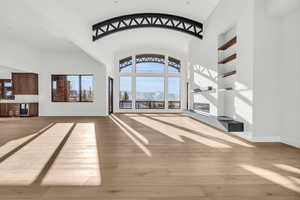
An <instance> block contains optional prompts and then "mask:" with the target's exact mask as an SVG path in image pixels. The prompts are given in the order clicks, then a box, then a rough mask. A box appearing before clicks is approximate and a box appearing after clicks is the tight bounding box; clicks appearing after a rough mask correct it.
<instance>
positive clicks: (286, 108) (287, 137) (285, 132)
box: [278, 8, 300, 148]
mask: <svg viewBox="0 0 300 200" xmlns="http://www.w3.org/2000/svg"><path fill="white" fill-rule="evenodd" d="M299 19H300V8H298V9H297V10H296V11H294V12H293V13H290V14H289V15H287V16H285V17H283V19H282V20H283V21H282V26H281V28H282V33H283V34H282V39H283V42H282V54H281V56H280V57H281V58H282V62H281V63H280V64H281V65H280V68H279V69H280V73H279V74H280V77H279V82H280V90H279V95H278V97H280V100H281V108H282V111H281V113H280V115H281V118H280V124H281V129H280V132H281V137H282V141H283V142H284V143H287V144H291V145H293V146H296V147H298V148H300V134H299V124H300V117H299V113H300V101H299V100H300V78H299V75H300V39H299V36H300V23H299Z"/></svg>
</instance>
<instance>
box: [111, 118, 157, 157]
mask: <svg viewBox="0 0 300 200" xmlns="http://www.w3.org/2000/svg"><path fill="white" fill-rule="evenodd" d="M109 118H110V119H111V120H112V121H113V122H114V123H115V124H116V125H117V126H118V127H119V128H120V129H121V130H122V131H123V132H124V133H125V134H126V135H127V136H128V137H129V138H130V139H131V140H132V141H133V142H134V143H135V144H136V145H137V146H138V147H139V148H140V149H141V150H142V151H143V152H144V153H145V154H146V155H147V156H149V157H151V156H152V154H151V152H150V150H149V149H148V148H147V147H146V146H145V145H144V144H143V143H142V142H140V141H139V140H138V139H137V138H135V137H134V136H133V135H132V134H131V133H130V132H129V131H128V130H127V129H126V128H125V127H124V126H123V125H122V124H120V123H119V122H118V121H117V120H116V119H115V118H114V117H113V116H109Z"/></svg>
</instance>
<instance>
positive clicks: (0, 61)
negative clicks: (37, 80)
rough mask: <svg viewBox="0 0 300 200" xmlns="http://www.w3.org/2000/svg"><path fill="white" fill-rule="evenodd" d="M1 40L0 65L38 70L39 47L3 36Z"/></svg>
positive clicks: (30, 70) (31, 70)
mask: <svg viewBox="0 0 300 200" xmlns="http://www.w3.org/2000/svg"><path fill="white" fill-rule="evenodd" d="M0 36H1V35H0ZM0 42H1V45H0V66H4V67H9V68H14V69H17V70H23V71H27V72H34V71H36V70H37V68H38V66H39V51H38V50H37V49H35V48H33V47H30V46H28V45H26V44H25V43H20V42H15V41H13V40H9V39H8V38H1V41H0Z"/></svg>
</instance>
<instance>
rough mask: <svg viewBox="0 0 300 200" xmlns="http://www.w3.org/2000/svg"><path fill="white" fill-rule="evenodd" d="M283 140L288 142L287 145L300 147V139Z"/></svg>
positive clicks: (285, 142)
mask: <svg viewBox="0 0 300 200" xmlns="http://www.w3.org/2000/svg"><path fill="white" fill-rule="evenodd" d="M281 142H282V143H284V144H287V145H290V146H293V147H296V148H299V149H300V141H299V140H297V141H295V140H293V141H291V140H286V139H282V141H281Z"/></svg>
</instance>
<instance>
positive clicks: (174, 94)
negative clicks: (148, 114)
mask: <svg viewBox="0 0 300 200" xmlns="http://www.w3.org/2000/svg"><path fill="white" fill-rule="evenodd" d="M181 74H182V68H181V62H180V60H178V59H175V58H173V57H169V56H164V55H158V54H139V55H136V56H130V57H127V58H124V59H121V60H120V61H119V109H120V110H128V109H129V110H148V109H150V110H176V109H177V110H179V109H180V108H181V87H182V86H181V78H182V77H181Z"/></svg>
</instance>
